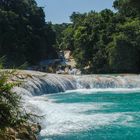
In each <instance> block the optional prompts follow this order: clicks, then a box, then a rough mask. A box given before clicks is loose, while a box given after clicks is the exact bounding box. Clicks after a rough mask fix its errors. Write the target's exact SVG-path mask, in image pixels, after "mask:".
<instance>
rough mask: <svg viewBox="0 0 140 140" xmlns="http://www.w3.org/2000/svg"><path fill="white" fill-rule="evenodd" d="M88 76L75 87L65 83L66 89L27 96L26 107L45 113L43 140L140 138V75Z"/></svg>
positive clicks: (135, 139) (41, 120)
mask: <svg viewBox="0 0 140 140" xmlns="http://www.w3.org/2000/svg"><path fill="white" fill-rule="evenodd" d="M51 76H52V75H51ZM58 77H59V76H58ZM58 77H57V81H59V80H60V79H62V78H60V79H59V80H58ZM85 77H88V78H87V79H86V78H85ZM85 77H84V78H83V77H82V78H81V77H78V78H77V81H78V83H76V82H75V84H76V85H75V84H74V85H75V86H74V85H73V88H74V89H73V90H72V89H70V90H69V89H68V90H67V89H66V85H65V91H63V92H61V91H59V92H57V93H54V94H52V93H51V94H49V93H45V91H46V90H44V91H42V90H41V92H43V93H40V94H38V95H37V93H36V94H35V95H33V94H32V95H30V96H29V95H28V96H27V95H26V97H25V99H24V101H25V107H26V109H27V110H30V111H32V112H33V113H36V114H39V115H43V118H41V119H39V120H38V121H39V123H40V124H41V125H42V131H41V133H40V139H41V140H139V139H140V86H139V85H140V79H139V77H140V76H136V75H133V76H92V77H91V76H85ZM90 78H91V79H92V80H91V79H90ZM95 79H96V80H95ZM63 80H64V79H63ZM71 80H72V79H71ZM53 81H54V79H53ZM84 81H85V83H84ZM87 81H88V82H87ZM89 81H90V82H89ZM97 81H98V82H97ZM109 81H110V82H109ZM49 82H50V81H49ZM67 82H69V80H67ZM73 82H74V81H73ZM107 82H108V83H107ZM30 83H31V82H30ZM54 83H55V81H54ZM62 83H63V84H64V83H65V82H64V81H63V82H62V81H61V84H62ZM69 84H70V83H69ZM69 84H68V85H69ZM95 84H96V85H95ZM47 85H48V84H47ZM44 86H45V85H44ZM51 86H52V85H51ZM57 86H58V84H57ZM76 86H77V88H76ZM38 87H39V86H38ZM71 87H72V85H71ZM54 88H55V87H54V85H53V90H54ZM75 88H76V89H75ZM49 89H50V90H51V88H50V87H49ZM59 90H60V88H59ZM22 91H23V90H22ZM38 92H39V91H38ZM24 96H25V95H24Z"/></svg>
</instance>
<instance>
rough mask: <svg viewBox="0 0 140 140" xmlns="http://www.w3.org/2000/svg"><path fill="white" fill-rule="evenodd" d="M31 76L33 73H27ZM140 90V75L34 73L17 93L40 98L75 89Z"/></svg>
mask: <svg viewBox="0 0 140 140" xmlns="http://www.w3.org/2000/svg"><path fill="white" fill-rule="evenodd" d="M27 73H28V74H31V73H32V72H27ZM107 88H129V89H130V88H140V75H83V76H73V75H57V74H44V73H38V72H33V75H32V76H29V77H28V78H26V79H25V80H24V82H23V84H22V86H21V87H16V91H18V92H20V93H21V94H22V95H23V94H25V95H28V96H32V95H33V96H35V95H36V96H38V95H42V94H50V93H58V92H64V91H67V90H75V89H107Z"/></svg>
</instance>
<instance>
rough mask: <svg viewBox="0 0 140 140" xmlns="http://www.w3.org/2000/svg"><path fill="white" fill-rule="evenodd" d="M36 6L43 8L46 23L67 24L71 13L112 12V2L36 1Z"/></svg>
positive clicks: (84, 0)
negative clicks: (108, 10) (105, 10)
mask: <svg viewBox="0 0 140 140" xmlns="http://www.w3.org/2000/svg"><path fill="white" fill-rule="evenodd" d="M36 2H37V4H38V6H41V7H44V11H45V15H46V21H47V22H48V21H51V22H52V23H54V24H56V23H58V24H60V23H69V22H70V19H69V17H70V15H71V14H72V13H73V12H80V13H84V12H89V11H91V10H93V11H94V10H95V11H101V10H103V9H105V8H109V9H112V10H113V7H112V4H113V0H36Z"/></svg>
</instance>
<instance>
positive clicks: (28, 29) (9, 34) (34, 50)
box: [0, 0, 56, 67]
mask: <svg viewBox="0 0 140 140" xmlns="http://www.w3.org/2000/svg"><path fill="white" fill-rule="evenodd" d="M54 43H55V32H54V31H53V30H52V27H51V24H50V23H46V22H45V14H44V11H43V8H41V7H38V6H37V3H36V2H35V1H34V0H0V56H1V57H2V56H4V57H5V59H6V62H7V63H6V66H8V67H11V66H12V67H13V66H18V65H21V64H23V63H25V62H27V63H29V64H31V65H33V64H36V63H37V62H38V61H40V60H42V59H44V58H51V57H52V58H54V57H55V56H56V52H55V50H54V49H53V44H54Z"/></svg>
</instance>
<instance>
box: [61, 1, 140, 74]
mask: <svg viewBox="0 0 140 140" xmlns="http://www.w3.org/2000/svg"><path fill="white" fill-rule="evenodd" d="M138 5H140V4H139V1H138V0H115V1H114V7H115V9H116V10H117V12H116V13H114V12H112V11H111V10H109V9H105V10H102V11H101V12H98V13H97V12H94V11H91V12H89V13H84V14H80V13H76V12H74V13H73V14H72V15H71V17H70V19H71V21H72V24H70V25H69V26H68V27H65V30H64V29H63V32H62V33H61V36H59V37H60V39H59V40H60V43H59V44H61V45H60V46H59V48H61V49H70V50H71V51H72V55H73V57H74V59H75V61H76V62H77V68H79V69H80V70H81V71H82V72H83V73H120V72H121V73H125V72H131V73H133V72H135V73H139V72H140V55H139V54H140V45H139V44H140V19H139V13H140V12H139V8H138Z"/></svg>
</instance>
